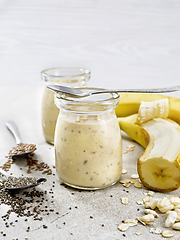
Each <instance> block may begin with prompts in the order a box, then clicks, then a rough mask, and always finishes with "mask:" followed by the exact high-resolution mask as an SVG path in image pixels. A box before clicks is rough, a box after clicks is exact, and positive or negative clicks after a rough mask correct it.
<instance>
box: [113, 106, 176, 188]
mask: <svg viewBox="0 0 180 240" xmlns="http://www.w3.org/2000/svg"><path fill="white" fill-rule="evenodd" d="M148 106H149V105H148ZM151 106H152V108H156V107H157V105H153V104H152V105H151ZM140 108H141V106H140ZM166 108H167V106H166ZM166 108H165V109H163V110H162V109H159V110H158V113H157V116H159V115H163V116H164V114H163V113H162V111H164V113H166V112H167V109H166ZM143 111H144V112H143ZM153 112H156V111H153ZM145 115H146V111H145V110H144V108H142V109H141V114H140V115H138V114H133V115H130V116H128V117H122V118H118V121H119V125H120V128H121V130H123V131H125V132H126V133H127V134H128V135H129V136H130V137H131V138H132V139H134V140H135V141H136V142H138V143H139V144H141V145H142V146H143V147H144V148H146V150H145V152H144V153H143V154H142V156H140V158H139V159H138V163H137V168H138V173H139V177H140V179H141V182H142V183H143V185H144V186H145V187H147V188H148V189H151V190H154V191H160V192H168V191H173V190H175V189H177V188H179V187H180V125H179V124H177V123H176V122H175V121H173V120H170V119H167V118H165V119H162V118H153V119H151V120H149V119H148V118H149V114H147V119H145ZM138 116H139V117H143V119H144V120H145V122H143V123H142V124H139V122H142V121H141V119H138ZM137 119H138V121H137ZM139 120H140V121H139ZM146 120H147V121H146Z"/></svg>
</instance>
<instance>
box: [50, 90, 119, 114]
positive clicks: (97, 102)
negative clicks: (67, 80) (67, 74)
mask: <svg viewBox="0 0 180 240" xmlns="http://www.w3.org/2000/svg"><path fill="white" fill-rule="evenodd" d="M82 89H83V91H92V90H95V88H81V90H82ZM54 101H55V104H56V105H57V107H58V108H59V109H61V110H63V111H67V112H71V113H74V114H79V115H101V114H103V113H104V112H107V113H108V112H111V111H113V110H115V108H116V107H117V106H118V104H119V95H118V94H117V93H108V94H107V93H106V94H105V93H101V94H99V95H97V94H96V95H91V96H88V97H85V98H78V97H77V98H76V97H72V96H70V95H68V94H62V93H56V94H55V99H54Z"/></svg>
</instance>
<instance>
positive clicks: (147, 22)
mask: <svg viewBox="0 0 180 240" xmlns="http://www.w3.org/2000/svg"><path fill="white" fill-rule="evenodd" d="M51 67H82V68H87V69H89V70H90V71H91V72H92V77H91V81H90V82H89V85H90V86H98V87H109V88H114V87H117V88H121V87H128V88H135V87H143V88H144V87H162V86H163V87H164V86H172V85H178V84H179V83H180V81H179V79H180V1H178V0H31V1H29V0H13V1H9V0H0V85H1V86H3V85H8V86H9V85H11V86H15V85H18V86H19V85H27V86H29V85H32V86H35V85H41V84H42V81H41V79H40V72H41V71H42V70H43V69H46V68H51Z"/></svg>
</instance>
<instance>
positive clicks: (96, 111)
mask: <svg viewBox="0 0 180 240" xmlns="http://www.w3.org/2000/svg"><path fill="white" fill-rule="evenodd" d="M80 89H81V90H83V91H91V90H96V89H95V88H80ZM55 103H56V105H57V106H58V108H59V109H60V113H59V116H58V120H57V124H56V130H55V142H54V147H55V166H56V172H57V175H58V176H59V178H60V179H61V180H62V182H63V183H65V184H67V185H69V186H71V187H75V188H79V189H85V190H95V189H102V188H105V187H108V186H111V185H113V184H115V183H116V182H117V181H118V180H119V179H120V176H121V172H122V140H121V133H120V128H119V124H118V120H117V117H116V115H115V108H116V107H117V105H118V103H119V95H118V94H117V93H108V94H107V93H106V94H98V95H91V96H89V97H85V98H73V97H70V96H68V95H67V94H62V93H56V94H55Z"/></svg>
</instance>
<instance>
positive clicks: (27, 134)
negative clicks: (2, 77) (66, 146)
mask: <svg viewBox="0 0 180 240" xmlns="http://www.w3.org/2000/svg"><path fill="white" fill-rule="evenodd" d="M41 96H42V88H41V87H18V88H17V87H14V88H9V89H8V88H7V87H2V88H1V89H0V109H1V112H2V113H3V114H1V118H0V133H1V138H0V152H1V158H0V165H1V166H2V165H3V164H4V163H5V162H6V161H7V159H6V158H5V157H4V156H6V155H7V154H8V151H9V150H10V149H12V147H13V146H15V141H14V139H13V137H12V135H11V134H10V132H9V131H8V130H7V128H6V127H5V121H7V120H12V119H13V120H14V121H15V122H16V124H17V126H18V128H19V132H20V136H21V140H22V141H23V142H26V143H35V144H37V151H36V153H35V155H34V157H33V159H35V160H38V163H41V162H44V163H46V164H47V165H48V166H49V167H50V169H51V170H52V175H47V174H42V171H35V169H32V170H31V173H30V174H27V170H28V167H27V166H26V165H27V160H26V159H21V160H16V161H15V163H14V164H12V165H11V168H10V170H9V172H12V173H13V175H15V176H20V175H21V174H23V175H24V176H35V177H42V176H43V177H46V178H47V182H45V183H44V184H42V185H40V186H38V187H36V190H38V191H40V192H41V191H42V192H43V193H44V196H43V198H44V200H43V203H42V205H41V206H40V207H39V208H38V209H43V210H44V211H43V212H41V213H40V214H39V215H38V217H40V218H42V220H34V215H33V216H29V217H27V216H24V217H23V216H22V217H20V216H19V217H18V216H17V214H15V213H11V214H10V218H9V219H8V220H5V221H4V220H3V218H2V216H4V215H5V214H6V213H7V211H8V209H9V207H8V205H0V213H1V218H0V231H1V232H3V233H2V234H0V239H17V238H18V239H19V240H21V239H26V238H27V239H33V238H35V239H38V238H39V239H77V240H79V239H99V240H100V239H113V240H116V239H162V236H161V235H160V234H153V233H150V231H152V230H153V229H154V228H161V229H162V230H164V229H165V228H164V221H165V214H159V218H157V219H155V221H154V225H150V226H143V225H142V224H140V223H138V225H137V226H134V227H130V228H129V229H128V230H127V231H126V232H121V231H119V230H118V226H119V225H120V224H121V223H122V221H125V220H127V219H131V218H135V217H138V216H139V217H140V216H142V215H143V214H144V212H143V211H144V205H138V204H137V201H139V200H142V199H143V198H145V197H147V196H148V190H147V189H145V188H140V189H139V188H135V187H134V185H133V184H132V185H131V186H130V187H129V188H126V187H124V186H123V185H122V184H121V183H119V182H118V183H117V184H115V185H114V186H112V187H109V188H106V189H104V190H98V191H79V190H75V189H73V188H69V187H65V186H64V185H61V184H60V183H61V182H60V180H59V179H58V177H57V176H56V173H55V169H54V168H53V166H54V147H53V146H52V145H49V144H48V143H46V142H45V140H44V139H43V137H42V132H41V121H40V107H41ZM122 137H123V151H124V154H123V169H126V170H127V173H126V174H122V177H121V180H123V179H130V178H131V175H132V174H136V173H137V169H136V163H137V159H138V157H139V156H140V155H141V154H142V153H143V151H144V149H143V148H141V147H140V146H139V145H138V144H136V143H135V142H132V141H131V140H130V139H129V138H128V136H126V135H125V134H123V133H122ZM130 146H132V148H133V149H134V150H133V151H129V150H128V149H129V147H130ZM135 180H136V181H137V179H135ZM45 191H47V193H46V194H45ZM172 195H173V196H177V195H180V192H179V190H177V191H174V192H172V193H168V194H161V193H155V195H154V197H164V196H167V197H169V196H172ZM19 196H22V195H21V194H20V195H19ZM122 197H128V199H129V202H128V204H126V205H124V204H122V201H121V198H122ZM46 199H47V200H46ZM37 200H42V198H38V197H35V198H34V203H32V204H30V205H31V206H32V207H34V206H37V205H39V203H38V202H37ZM52 201H53V202H52ZM17 221H18V222H17ZM7 225H8V227H7ZM138 231H141V232H142V234H141V235H139V236H138V235H137V234H136V232H138ZM173 232H174V237H173V239H179V237H178V236H179V235H178V232H175V231H173ZM3 234H6V236H3Z"/></svg>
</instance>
